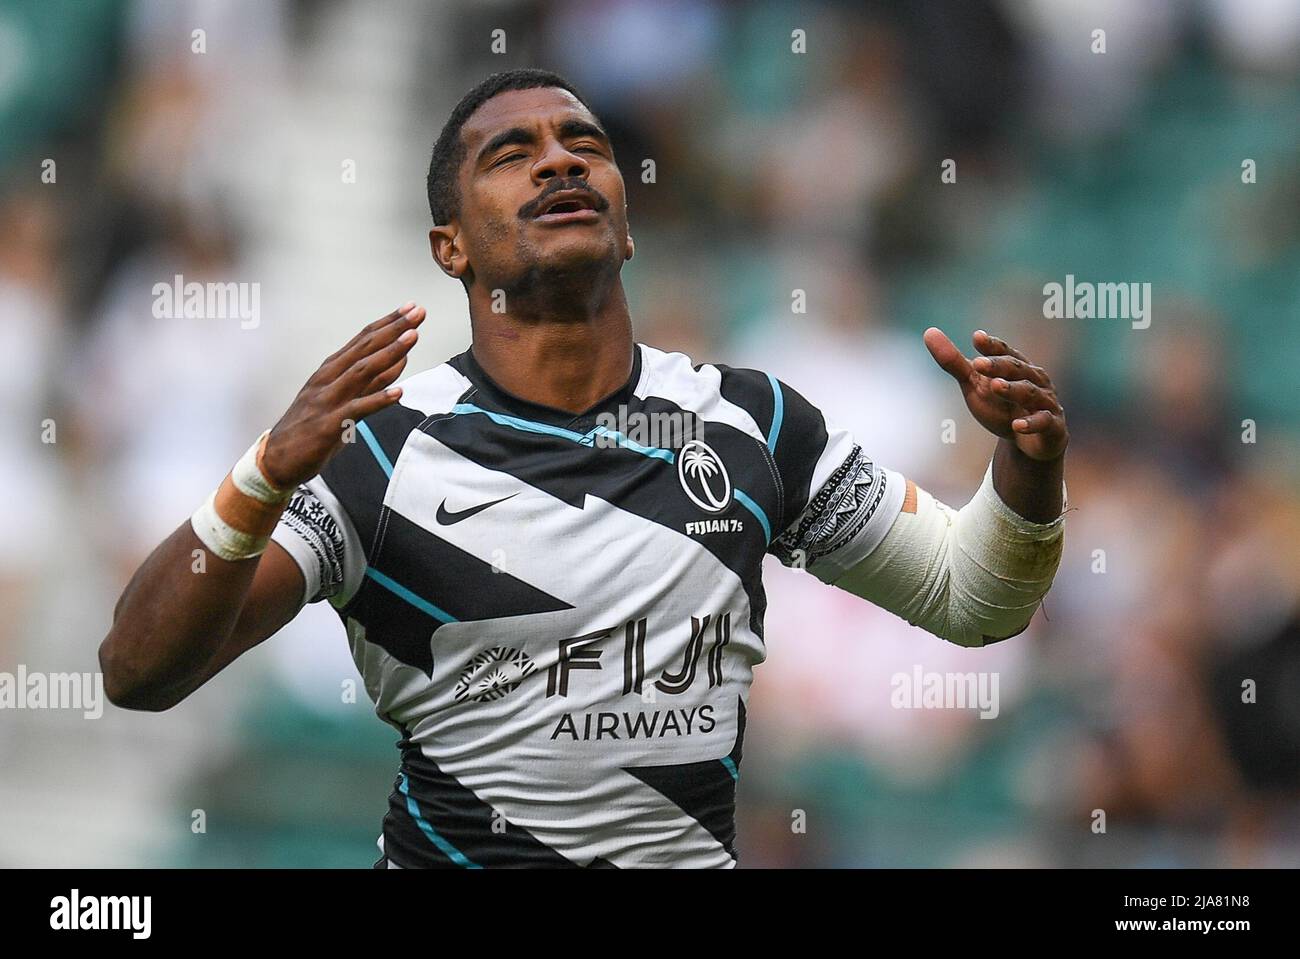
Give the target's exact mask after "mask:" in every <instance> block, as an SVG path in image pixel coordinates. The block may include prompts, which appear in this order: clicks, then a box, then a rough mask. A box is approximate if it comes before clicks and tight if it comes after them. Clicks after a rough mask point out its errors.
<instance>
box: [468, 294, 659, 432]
mask: <svg viewBox="0 0 1300 959" xmlns="http://www.w3.org/2000/svg"><path fill="white" fill-rule="evenodd" d="M480 292H482V291H481V289H480ZM505 305H506V308H507V310H508V312H506V313H494V312H493V311H492V306H493V302H492V298H491V296H490V295H485V296H475V295H474V293H473V291H471V295H470V311H469V312H470V328H471V330H472V336H473V346H472V350H473V353H474V359H475V360H477V361H478V365H479V366H481V367H482V368H483V372H485V373H486V374H487V375H488V376H490V377H491V378H492V380H493V381H494V382H495V383H496V384H497V385H498V386H500V387H501V388H502V389H504V390H507V391H508V392H510V393H513V394H514V395H515V396H518V397H520V398H521V399H525V400H528V401H530V402H532V403H540V404H542V405H544V406H550V407H554V408H555V409H560V410H565V411H567V412H571V413H574V414H577V413H581V412H583V411H584V410H587V409H590V408H591V407H592V406H594V405H595V404H596V403H598V402H599V401H600V400H602V399H604V398H605V397H606V396H609V394H611V393H613V392H614V391H615V390H617V389H618V388H619V387H621V386H622V385H623V384H624V383H626V382H627V378H628V377H629V376H631V374H632V356H633V354H632V350H633V339H632V318H631V316H630V315H629V314H628V309H627V298H626V297H625V296H624V294H623V285H622V283H621V282H619V281H618V280H617V279H615V280H614V282H613V283H612V284H609V285H607V286H606V287H605V289H604V290H601V291H597V293H596V295H594V296H593V295H592V291H591V289H590V287H588V288H587V290H585V291H583V293H578V292H577V291H576V290H570V291H558V292H557V291H556V290H555V289H554V288H553V287H550V288H548V292H547V294H543V295H538V294H530V293H527V292H524V291H519V290H515V291H514V292H508V293H507V294H506V302H505Z"/></svg>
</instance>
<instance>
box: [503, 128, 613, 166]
mask: <svg viewBox="0 0 1300 959" xmlns="http://www.w3.org/2000/svg"><path fill="white" fill-rule="evenodd" d="M560 136H561V137H562V138H563V139H566V140H568V139H572V138H574V137H594V138H595V139H597V140H600V141H601V142H602V143H604V144H606V145H608V144H609V135H608V134H607V133H605V131H604V130H602V129H601V128H600V127H598V126H597V125H596V124H594V123H591V122H590V121H587V120H578V119H573V120H565V121H564V122H563V123H561V124H560ZM536 143H537V135H536V134H534V133H533V132H532V131H531V130H528V129H526V128H524V127H511V128H510V129H509V130H502V131H501V132H500V133H498V134H497V135H496V136H494V137H493V138H492V139H490V140H488V142H487V143H485V144H484V145H483V149H481V150H479V151H478V158H477V160H478V162H482V161H483V159H484V157H487V156H490V155H491V154H493V153H495V152H496V151H497V150H500V149H501V148H502V147H505V146H533V145H534V144H536Z"/></svg>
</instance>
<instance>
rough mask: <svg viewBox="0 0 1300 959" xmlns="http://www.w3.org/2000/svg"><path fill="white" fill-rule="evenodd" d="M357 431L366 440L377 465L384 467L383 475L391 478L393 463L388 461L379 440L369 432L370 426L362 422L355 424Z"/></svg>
mask: <svg viewBox="0 0 1300 959" xmlns="http://www.w3.org/2000/svg"><path fill="white" fill-rule="evenodd" d="M357 432H358V433H360V434H361V438H362V439H363V440H365V441H366V445H367V446H369V447H370V452H372V453H374V454H375V459H377V460H379V465H380V466H382V467H383V469H384V475H386V476H387V477H388V478H389V479H392V478H393V464H392V463H390V462H388V456H387V455H386V454H385V453H384V448H383V447H382V446H380V445H379V440H377V439H375V434H374V433H372V432H370V427H369V426H367V425H366V424H365V423H364V422H362V423H358V424H357Z"/></svg>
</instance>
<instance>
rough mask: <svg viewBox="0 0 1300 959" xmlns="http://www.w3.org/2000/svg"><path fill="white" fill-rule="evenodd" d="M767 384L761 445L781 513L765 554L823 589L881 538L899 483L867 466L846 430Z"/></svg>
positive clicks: (785, 389) (898, 498) (896, 506)
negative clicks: (767, 415) (772, 425)
mask: <svg viewBox="0 0 1300 959" xmlns="http://www.w3.org/2000/svg"><path fill="white" fill-rule="evenodd" d="M769 379H770V380H771V390H772V393H773V397H774V410H773V418H774V420H778V421H779V424H778V428H776V429H772V430H771V431H770V433H769V437H770V439H769V447H770V448H771V450H772V457H773V459H774V460H775V464H776V469H777V474H778V476H779V478H780V482H781V485H782V489H783V501H784V507H785V512H784V515H783V516H782V518H781V523H780V526H779V530H780V531H779V532H776V531H775V530H774V536H773V539H772V544H771V546H769V548H768V552H770V553H772V554H773V555H775V556H776V557H777V558H778V559H779V560H780V561H781V562H782V563H783V564H784V565H786V566H792V567H801V568H803V569H806V570H808V572H810V573H812V574H814V575H815V576H817V578H818V579H820V580H822V581H823V582H827V583H831V582H834V581H835V580H836V579H838V578H839V577H840V576H841V575H843V573H845V572H846V571H847V570H849V569H851V568H852V567H853V566H855V565H856V564H857V563H859V562H861V561H862V560H863V559H864V558H865V557H866V556H867V554H868V553H870V552H871V551H872V550H873V549H875V547H876V546H877V545H879V543H880V541H881V540H883V539H884V538H885V534H886V533H888V532H889V528H890V526H892V525H893V522H894V520H895V518H897V516H898V514H899V511H900V510H901V509H902V507H903V500H904V497H905V495H906V492H907V490H906V485H907V484H906V480H905V479H904V477H903V476H902V474H900V473H898V472H897V471H895V470H892V469H888V468H886V467H885V466H882V465H881V464H879V463H876V462H873V461H872V459H871V457H870V456H869V455H868V453H867V451H866V450H864V449H863V448H862V446H861V444H860V443H858V442H857V440H856V439H855V437H854V436H853V434H852V432H851V431H849V430H847V429H844V428H842V427H840V426H837V425H835V424H834V423H832V422H828V421H827V419H826V417H825V416H824V415H823V413H822V411H821V410H820V409H818V408H817V407H816V406H814V405H813V404H812V403H810V402H809V401H808V400H807V399H805V398H804V397H803V396H802V395H801V394H800V393H799V392H797V391H796V390H794V389H793V388H791V387H790V386H789V385H787V384H785V383H783V382H781V381H780V380H777V379H775V378H773V377H769ZM772 439H774V440H775V442H771V440H772Z"/></svg>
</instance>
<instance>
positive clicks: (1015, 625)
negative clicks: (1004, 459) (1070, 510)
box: [834, 462, 1065, 646]
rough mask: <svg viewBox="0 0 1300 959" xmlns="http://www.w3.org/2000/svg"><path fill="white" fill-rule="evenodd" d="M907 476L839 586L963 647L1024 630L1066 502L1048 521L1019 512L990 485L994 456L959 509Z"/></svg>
mask: <svg viewBox="0 0 1300 959" xmlns="http://www.w3.org/2000/svg"><path fill="white" fill-rule="evenodd" d="M909 485H911V487H912V488H911V489H909V491H908V493H909V495H908V496H907V499H906V501H905V505H904V507H903V510H902V512H900V513H899V514H898V516H897V518H896V519H895V520H894V523H893V525H892V526H891V527H890V529H889V532H888V533H887V534H886V535H885V538H884V539H883V540H881V542H880V544H879V545H878V546H877V547H876V548H875V549H873V550H872V551H871V552H870V553H869V554H868V555H867V557H866V558H865V559H863V560H862V561H861V562H859V563H858V564H857V565H855V566H854V567H853V568H851V569H849V570H848V571H847V572H845V573H844V574H843V575H842V576H840V577H839V578H837V579H836V580H835V581H834V583H835V585H836V586H838V587H840V588H841V589H845V590H848V591H849V592H851V593H853V594H855V595H857V596H861V597H862V598H863V599H866V600H869V601H870V602H872V603H875V604H876V605H877V606H880V607H881V608H883V609H886V610H889V611H890V612H891V613H894V614H896V615H898V616H901V617H903V618H904V619H906V620H907V621H908V622H909V623H911V624H912V625H914V626H920V627H921V628H922V629H925V630H926V631H928V632H930V633H933V634H934V635H936V636H938V637H940V638H941V639H945V640H947V641H948V642H951V643H956V644H957V645H959V646H986V645H988V644H989V643H991V642H996V641H998V640H1000V639H1006V638H1008V637H1011V636H1014V635H1016V634H1017V633H1020V632H1022V631H1023V630H1024V629H1025V627H1026V626H1028V625H1029V620H1030V618H1031V617H1032V616H1033V615H1034V611H1035V610H1036V609H1037V608H1038V604H1039V602H1040V600H1041V599H1042V597H1043V594H1045V593H1046V592H1047V590H1048V588H1049V587H1050V586H1051V585H1052V578H1053V577H1054V576H1055V575H1056V568H1057V566H1058V565H1059V563H1060V560H1061V548H1062V545H1063V543H1064V535H1065V530H1064V520H1065V511H1064V508H1063V509H1062V513H1061V516H1059V517H1057V518H1056V519H1055V520H1053V521H1052V522H1050V523H1033V522H1030V521H1029V520H1026V519H1024V518H1023V517H1021V516H1019V515H1018V514H1017V513H1016V512H1015V511H1014V510H1012V509H1011V508H1010V507H1009V506H1007V504H1006V503H1004V502H1003V501H1002V498H1001V497H999V496H998V494H997V491H996V490H994V488H993V464H992V463H991V462H990V463H989V468H988V469H987V470H986V471H985V473H984V482H983V483H982V484H980V488H979V490H978V491H977V492H976V493H975V496H974V498H972V499H971V501H970V502H969V503H967V504H966V505H965V506H963V507H962V508H961V509H960V510H954V509H953V508H952V507H951V506H948V505H947V504H945V503H941V502H939V501H938V500H936V499H935V498H934V497H933V496H931V495H930V494H929V493H927V492H926V491H925V490H923V489H921V488H920V487H917V486H915V485H914V484H909ZM913 491H915V492H914V493H913ZM1062 495H1063V497H1064V495H1065V492H1064V489H1063V494H1062Z"/></svg>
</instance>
